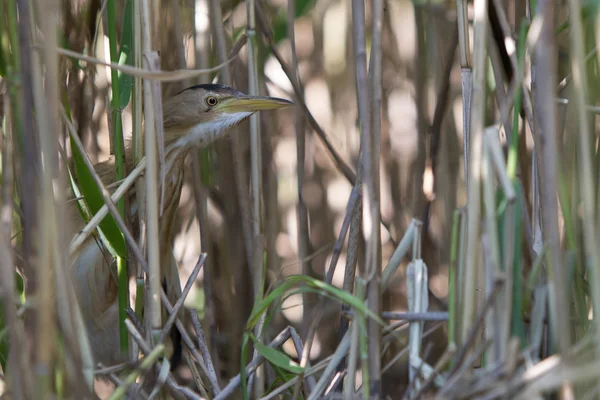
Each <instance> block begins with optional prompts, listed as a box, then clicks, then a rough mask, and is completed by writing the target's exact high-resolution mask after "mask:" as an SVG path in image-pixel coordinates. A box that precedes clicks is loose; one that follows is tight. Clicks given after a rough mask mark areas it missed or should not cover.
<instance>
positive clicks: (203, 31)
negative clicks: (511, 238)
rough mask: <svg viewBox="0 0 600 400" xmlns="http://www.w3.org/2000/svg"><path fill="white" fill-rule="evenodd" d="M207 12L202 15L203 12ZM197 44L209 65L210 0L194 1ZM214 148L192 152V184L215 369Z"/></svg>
mask: <svg viewBox="0 0 600 400" xmlns="http://www.w3.org/2000/svg"><path fill="white" fill-rule="evenodd" d="M203 13H204V14H205V15H202V14H203ZM194 15H195V18H194V30H195V34H194V48H195V51H196V53H195V55H196V57H195V61H196V67H197V68H200V69H204V68H208V65H209V64H208V60H209V57H210V23H209V16H208V0H196V1H195V2H194ZM200 81H201V82H202V83H206V82H208V79H206V78H204V77H203V76H201V77H200ZM209 155H210V149H200V150H199V151H198V152H197V153H193V154H192V167H193V168H192V174H193V176H192V185H193V188H194V200H195V203H194V204H195V207H196V217H197V218H198V222H199V225H200V242H201V245H202V251H203V252H205V253H207V259H206V262H205V263H204V264H205V265H204V285H203V286H204V293H205V296H204V305H205V310H206V312H205V322H206V325H207V326H208V332H207V335H206V336H207V342H208V346H209V353H210V355H211V358H212V360H213V362H214V363H215V369H216V370H217V371H218V370H219V357H218V355H217V347H216V341H215V335H216V332H217V326H216V321H215V315H216V311H215V303H214V301H213V300H214V297H213V296H214V295H213V290H214V289H213V285H214V283H215V279H214V275H215V274H214V271H213V269H214V268H215V260H214V257H212V252H210V251H209V249H210V245H211V236H210V228H209V227H210V225H209V218H208V196H207V194H206V190H205V188H203V187H202V186H203V185H208V184H209V183H210V182H209V180H210V163H209Z"/></svg>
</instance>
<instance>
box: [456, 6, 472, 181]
mask: <svg viewBox="0 0 600 400" xmlns="http://www.w3.org/2000/svg"><path fill="white" fill-rule="evenodd" d="M456 8H457V24H458V46H459V57H460V67H461V73H460V75H461V82H462V100H463V107H462V110H463V113H462V117H463V157H464V165H465V171H464V172H465V176H464V178H465V184H466V185H467V189H468V187H469V185H468V183H469V138H470V135H471V118H470V115H471V95H472V87H473V81H472V72H473V71H472V69H471V51H470V44H469V21H468V18H467V1H466V0H457V1H456Z"/></svg>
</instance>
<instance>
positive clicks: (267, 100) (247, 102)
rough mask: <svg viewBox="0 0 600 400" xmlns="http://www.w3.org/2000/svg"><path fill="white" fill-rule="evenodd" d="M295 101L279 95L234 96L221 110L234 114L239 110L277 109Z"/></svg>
mask: <svg viewBox="0 0 600 400" xmlns="http://www.w3.org/2000/svg"><path fill="white" fill-rule="evenodd" d="M293 105H294V103H293V102H291V101H289V100H285V99H280V98H278V97H266V96H243V97H237V98H233V99H231V100H228V101H226V102H224V103H222V106H221V107H220V108H221V111H222V112H225V113H228V114H233V113H238V112H257V111H262V110H276V109H278V108H283V107H289V106H293Z"/></svg>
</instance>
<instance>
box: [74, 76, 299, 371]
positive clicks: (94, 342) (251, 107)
mask: <svg viewBox="0 0 600 400" xmlns="http://www.w3.org/2000/svg"><path fill="white" fill-rule="evenodd" d="M292 105H294V103H293V102H291V101H289V100H286V99H282V98H277V97H266V96H249V95H246V94H244V93H242V92H240V91H238V90H236V89H234V88H232V87H229V86H225V85H221V84H201V85H195V86H191V87H188V88H186V89H184V90H182V91H181V92H179V93H177V94H176V95H175V96H173V97H171V98H170V99H168V100H166V101H165V102H164V103H163V129H164V135H163V137H164V149H165V158H164V165H163V168H164V171H165V172H164V179H159V184H160V182H164V185H165V187H164V188H159V193H163V195H164V199H163V200H164V203H163V207H164V208H163V211H162V214H161V215H160V216H159V222H158V223H159V243H160V257H161V266H160V268H161V283H162V285H163V289H164V290H165V292H166V294H167V297H168V298H169V301H171V304H174V303H175V302H176V300H177V299H178V298H179V297H180V296H181V284H180V281H179V273H178V268H177V263H176V261H175V258H174V256H173V253H172V246H173V241H174V236H175V235H174V233H175V229H174V228H175V216H176V212H177V206H178V204H179V199H180V196H181V190H182V187H183V180H184V160H185V157H186V155H187V154H189V152H190V151H191V150H193V149H196V148H200V147H206V146H208V145H210V144H211V143H213V142H215V141H217V140H219V139H221V138H224V137H226V136H227V134H228V133H229V132H230V131H231V128H232V127H234V126H236V125H238V124H239V123H241V122H242V121H244V120H246V119H247V118H249V117H250V116H251V115H252V114H254V113H256V112H258V111H262V110H275V109H279V108H283V107H288V106H292ZM125 159H126V163H127V170H128V171H131V170H132V169H133V168H134V167H135V165H134V156H133V146H132V142H131V140H127V141H125ZM94 170H95V171H96V173H97V174H98V176H99V177H100V179H101V180H102V182H103V184H104V185H105V186H109V185H111V184H114V183H115V181H116V172H115V171H116V170H115V160H114V157H111V158H110V159H108V160H106V161H103V162H101V163H98V164H96V165H95V166H94ZM131 191H132V193H129V194H128V200H129V210H130V212H129V214H130V215H129V218H130V221H136V220H137V218H136V217H135V213H136V212H137V209H138V207H137V204H136V196H135V188H132V189H131ZM69 207H70V209H69V210H68V212H69V215H70V217H71V219H72V221H74V224H72V225H73V227H72V229H74V231H73V234H74V235H75V234H76V233H77V232H79V231H81V229H83V227H84V226H85V221H84V219H83V218H82V216H81V214H80V212H79V210H78V209H77V208H76V206H75V205H74V204H73V203H72V205H70V206H69ZM132 225H133V223H132ZM132 230H133V232H134V235H139V232H136V231H135V230H136V228H135V227H133V229H132ZM138 230H139V229H138ZM113 261H114V260H112V259H111V257H110V255H109V254H108V253H107V252H106V251H104V250H103V248H102V245H101V244H100V242H99V241H97V240H95V239H94V238H93V237H90V238H88V239H87V241H86V242H85V243H84V244H83V246H82V247H81V249H80V250H79V251H78V252H77V253H76V254H74V255H73V256H72V261H71V269H70V271H71V273H70V276H71V280H72V285H73V287H74V291H75V294H76V298H77V300H78V303H79V307H80V310H81V314H82V319H83V322H84V325H85V328H86V330H87V336H88V341H89V344H90V348H91V353H92V357H93V359H94V362H95V363H96V364H97V363H102V364H103V365H115V364H118V363H121V362H125V361H127V359H128V357H130V356H131V355H127V354H122V351H121V350H120V342H119V310H118V284H117V278H116V267H115V263H114V262H113ZM163 312H164V310H163ZM171 338H172V341H179V343H172V344H171V345H172V349H173V354H172V355H171V359H174V358H178V359H181V349H182V347H181V343H180V340H181V339H180V336H178V332H177V330H176V328H173V330H172V332H171ZM178 352H179V354H177V353H178Z"/></svg>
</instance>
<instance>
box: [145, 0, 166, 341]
mask: <svg viewBox="0 0 600 400" xmlns="http://www.w3.org/2000/svg"><path fill="white" fill-rule="evenodd" d="M140 5H141V7H140V11H141V17H142V57H144V61H145V64H146V67H147V68H148V69H153V68H152V67H153V65H151V64H150V61H151V60H149V59H148V57H151V56H152V55H151V54H150V53H151V48H152V42H151V36H150V9H149V8H148V0H143V1H141V4H140ZM143 92H144V119H145V121H146V123H145V132H144V147H145V154H146V159H147V161H146V164H147V166H146V174H145V177H146V223H147V232H148V233H147V236H146V240H147V251H148V273H149V276H148V280H149V282H150V284H149V293H148V299H149V301H148V302H147V303H146V304H148V310H147V312H148V322H149V325H147V326H150V327H151V328H153V329H155V330H158V329H160V326H161V312H160V310H161V308H160V296H159V293H160V291H161V285H160V253H159V249H160V246H159V243H158V234H159V231H158V216H159V207H158V163H157V151H156V144H157V143H156V129H157V128H162V127H157V126H156V125H155V121H154V114H155V108H154V101H155V98H154V94H153V91H152V83H151V82H150V81H148V80H144V90H143ZM147 333H150V332H147Z"/></svg>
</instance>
